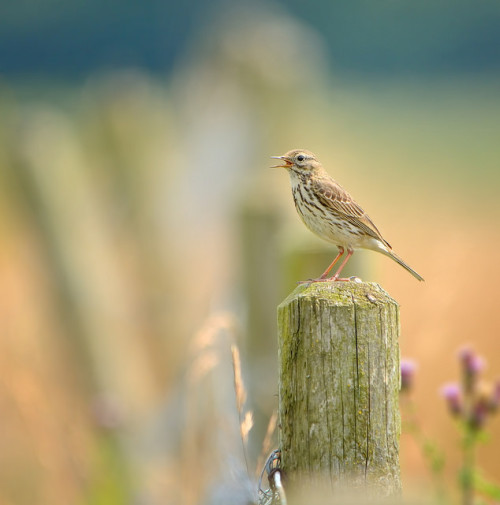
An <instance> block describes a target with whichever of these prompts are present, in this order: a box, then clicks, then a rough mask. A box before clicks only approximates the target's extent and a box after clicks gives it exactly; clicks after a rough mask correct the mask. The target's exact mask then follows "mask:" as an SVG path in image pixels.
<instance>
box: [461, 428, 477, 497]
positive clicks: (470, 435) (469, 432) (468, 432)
mask: <svg viewBox="0 0 500 505" xmlns="http://www.w3.org/2000/svg"><path fill="white" fill-rule="evenodd" d="M476 440H477V437H476V430H475V429H474V428H473V427H471V426H468V425H466V426H465V435H464V440H463V467H462V478H461V479H460V480H461V485H462V504H463V505H473V503H474V488H475V486H474V473H475V451H476Z"/></svg>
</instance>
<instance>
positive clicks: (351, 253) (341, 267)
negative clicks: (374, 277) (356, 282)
mask: <svg viewBox="0 0 500 505" xmlns="http://www.w3.org/2000/svg"><path fill="white" fill-rule="evenodd" d="M353 254H354V251H353V250H352V249H347V256H346V257H345V258H344V261H343V262H342V263H341V264H340V266H339V268H338V270H337V271H336V272H335V275H334V276H333V277H330V278H329V279H327V280H329V281H350V280H351V279H348V278H343V277H339V275H340V272H342V269H343V268H344V267H345V266H346V263H347V262H348V261H349V258H350V257H351V256H352V255H353Z"/></svg>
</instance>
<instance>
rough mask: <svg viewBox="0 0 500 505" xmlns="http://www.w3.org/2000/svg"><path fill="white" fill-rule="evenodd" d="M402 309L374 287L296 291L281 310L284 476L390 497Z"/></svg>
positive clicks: (396, 477)
mask: <svg viewBox="0 0 500 505" xmlns="http://www.w3.org/2000/svg"><path fill="white" fill-rule="evenodd" d="M398 337H399V306H398V304H397V303H396V302H395V301H394V300H393V299H392V298H391V297H390V296H389V295H388V294H387V293H386V292H385V291H384V290H383V289H382V288H381V287H380V286H379V285H378V284H375V283H354V282H335V283H330V282H325V283H313V284H310V285H301V286H298V287H297V288H296V289H295V291H294V292H293V293H292V294H290V295H289V296H288V298H286V300H284V301H283V303H281V305H280V306H279V307H278V346H279V351H278V353H279V354H278V355H279V369H280V370H279V374H280V377H279V416H280V447H281V451H282V466H283V469H284V471H285V472H286V474H287V475H288V476H289V478H290V479H291V480H292V481H300V480H301V478H302V477H305V476H307V477H308V478H312V479H316V478H320V477H321V476H325V475H326V476H328V477H329V479H330V480H331V481H332V483H333V484H334V485H335V484H339V485H342V484H345V485H347V486H348V487H355V488H363V489H368V488H369V489H370V490H375V491H376V494H379V495H383V496H389V495H394V494H397V493H399V491H400V489H401V481H400V472H399V435H400V417H399V406H398V394H399V377H400V373H399V346H398Z"/></svg>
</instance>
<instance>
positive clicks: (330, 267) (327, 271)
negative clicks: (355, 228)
mask: <svg viewBox="0 0 500 505" xmlns="http://www.w3.org/2000/svg"><path fill="white" fill-rule="evenodd" d="M338 247H339V253H338V254H337V256H335V259H334V260H333V261H332V262H331V263H330V266H329V267H328V268H327V269H326V270H325V271H324V272H323V273H322V274H321V277H320V279H326V278H327V277H328V274H329V273H330V270H331V269H332V268H333V267H334V266H335V263H337V261H338V260H339V259H340V257H341V256H342V255H343V254H344V248H343V247H342V246H338Z"/></svg>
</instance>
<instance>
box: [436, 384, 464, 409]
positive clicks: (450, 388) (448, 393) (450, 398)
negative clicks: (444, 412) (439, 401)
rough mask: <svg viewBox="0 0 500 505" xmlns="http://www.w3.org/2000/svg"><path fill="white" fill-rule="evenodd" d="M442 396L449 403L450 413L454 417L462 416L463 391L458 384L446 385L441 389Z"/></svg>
mask: <svg viewBox="0 0 500 505" xmlns="http://www.w3.org/2000/svg"><path fill="white" fill-rule="evenodd" d="M441 394H442V395H443V397H444V399H445V400H446V401H447V403H448V407H449V409H450V412H451V413H452V414H453V415H458V414H461V413H462V411H463V403H462V390H461V389H460V386H459V385H458V384H457V383H456V382H450V383H448V384H445V385H444V386H443V387H442V388H441Z"/></svg>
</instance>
